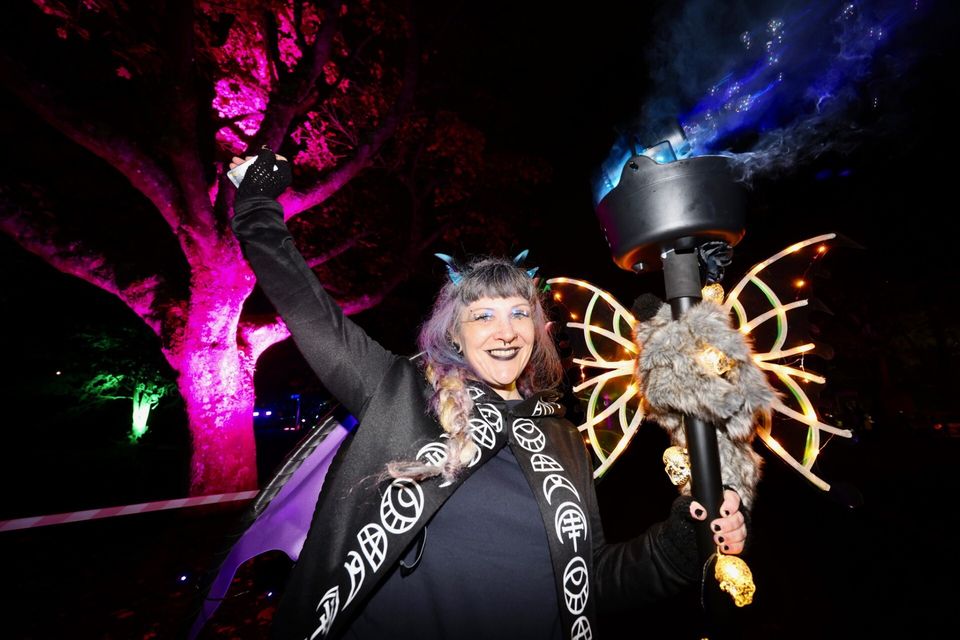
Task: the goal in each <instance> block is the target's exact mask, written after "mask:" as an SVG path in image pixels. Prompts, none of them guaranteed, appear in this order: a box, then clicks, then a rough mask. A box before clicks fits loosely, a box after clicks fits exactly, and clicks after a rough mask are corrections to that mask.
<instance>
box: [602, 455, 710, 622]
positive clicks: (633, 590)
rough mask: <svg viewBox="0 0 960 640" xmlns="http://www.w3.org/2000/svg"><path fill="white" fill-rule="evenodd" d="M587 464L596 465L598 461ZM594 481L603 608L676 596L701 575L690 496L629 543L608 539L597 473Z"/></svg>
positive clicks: (614, 608) (628, 605)
mask: <svg viewBox="0 0 960 640" xmlns="http://www.w3.org/2000/svg"><path fill="white" fill-rule="evenodd" d="M584 454H585V455H586V451H585V450H584ZM587 468H589V469H592V465H588V467H587ZM588 480H589V482H588V491H587V503H588V504H587V506H588V508H589V512H590V516H589V517H590V527H591V531H592V534H591V535H592V538H593V569H594V582H595V584H596V588H597V608H598V610H602V611H617V610H622V609H626V608H629V607H630V606H632V605H636V604H642V603H648V602H652V601H655V600H659V599H662V598H666V597H669V596H672V595H676V594H677V593H680V592H681V591H683V590H684V589H686V588H687V587H689V586H690V585H692V584H695V583H696V582H697V581H698V580H699V579H700V566H699V559H698V555H697V538H696V531H695V530H694V528H693V527H694V524H693V522H692V520H691V518H690V516H689V512H688V509H689V505H690V499H689V498H686V497H683V496H681V497H679V498H677V499H676V500H675V501H674V503H673V506H672V508H671V511H670V517H669V518H668V519H667V520H665V521H663V522H658V523H657V524H654V525H653V526H651V527H650V528H649V529H647V530H646V531H645V532H644V533H642V534H641V535H639V536H637V537H635V538H633V539H631V540H627V541H625V542H617V543H608V542H607V541H606V537H605V535H604V533H603V523H602V522H601V520H600V511H599V507H598V505H597V494H596V491H595V490H594V486H593V478H592V477H591V478H589V479H588Z"/></svg>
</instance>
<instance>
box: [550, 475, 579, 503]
mask: <svg viewBox="0 0 960 640" xmlns="http://www.w3.org/2000/svg"><path fill="white" fill-rule="evenodd" d="M558 488H560V489H567V490H569V491H570V493H572V494H573V495H575V496H576V497H577V500H579V499H580V494H579V493H577V490H576V488H575V487H574V486H573V483H572V482H570V480H569V479H568V478H565V477H563V476H561V475H560V474H559V473H551V474H550V475H548V476H547V477H546V478H544V479H543V495H544V496H545V497H546V498H547V504H549V505H552V504H553V502H552V501H551V499H550V496H552V495H553V491H554V490H555V489H558Z"/></svg>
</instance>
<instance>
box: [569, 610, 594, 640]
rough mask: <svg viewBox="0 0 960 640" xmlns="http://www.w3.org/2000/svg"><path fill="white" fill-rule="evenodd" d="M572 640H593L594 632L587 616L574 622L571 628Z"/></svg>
mask: <svg viewBox="0 0 960 640" xmlns="http://www.w3.org/2000/svg"><path fill="white" fill-rule="evenodd" d="M570 640H593V630H592V629H590V621H589V620H587V617H586V616H580V617H579V618H577V619H576V620H574V621H573V626H572V627H570Z"/></svg>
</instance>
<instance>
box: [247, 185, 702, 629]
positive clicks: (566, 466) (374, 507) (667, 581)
mask: <svg viewBox="0 0 960 640" xmlns="http://www.w3.org/2000/svg"><path fill="white" fill-rule="evenodd" d="M233 229H234V232H235V233H236V235H237V237H238V238H239V240H240V242H241V245H242V247H243V251H244V255H245V256H246V258H247V259H248V261H249V262H250V264H251V266H252V267H253V270H254V272H255V273H256V276H257V280H258V283H259V284H260V286H261V287H262V288H263V290H264V291H265V293H266V294H267V296H268V297H269V298H270V300H271V301H272V302H273V304H274V306H275V307H276V309H277V311H278V312H279V313H280V314H281V316H282V317H283V319H284V321H285V322H286V324H287V326H288V328H289V329H290V331H291V333H292V334H293V338H294V340H295V341H296V343H297V346H298V347H299V349H300V351H301V352H302V353H303V355H304V357H305V358H306V360H307V362H308V363H309V364H310V366H311V367H312V368H313V370H314V371H315V372H316V374H317V375H318V376H319V378H320V380H321V381H322V382H323V384H324V386H326V387H327V389H328V390H329V391H330V392H331V393H332V394H333V395H334V396H335V397H337V398H338V399H339V400H340V401H341V402H342V403H343V405H344V406H345V407H346V408H347V409H348V410H349V411H350V412H352V413H353V414H354V415H355V416H356V417H357V418H358V420H359V421H360V427H359V428H358V429H357V430H356V433H355V434H354V435H353V436H351V438H350V439H349V440H347V441H346V442H345V443H344V445H343V446H342V447H341V449H340V451H339V453H338V454H337V458H336V459H335V460H334V462H333V464H332V466H331V467H330V471H329V473H328V475H327V479H326V481H325V485H324V488H323V491H322V492H321V495H320V497H319V499H318V502H317V507H316V511H315V513H314V517H313V522H312V524H311V527H310V532H309V534H308V536H307V540H306V542H305V544H304V547H303V551H302V553H301V555H300V558H299V561H298V562H297V565H296V566H295V568H294V571H293V574H292V576H291V579H290V583H289V585H288V589H287V592H286V594H285V596H284V600H283V602H282V603H281V606H280V611H279V613H278V616H277V619H276V622H275V625H274V636H275V637H278V638H297V639H300V638H314V637H334V636H336V635H338V632H339V631H340V630H342V629H343V628H344V626H345V625H347V624H349V620H350V618H351V616H352V615H353V614H354V612H355V610H356V608H357V607H359V606H362V603H363V602H364V601H365V599H366V598H367V597H368V596H369V595H370V593H372V591H373V590H375V588H376V585H377V584H378V582H379V581H380V579H381V578H382V577H383V576H384V575H385V574H386V573H387V571H389V569H390V568H391V567H393V566H395V565H396V563H397V561H398V559H399V557H400V555H401V553H402V552H403V551H404V550H405V549H406V548H407V547H408V546H409V545H410V543H411V542H412V541H413V540H414V538H416V536H417V534H418V533H419V531H420V530H421V528H422V527H423V526H424V524H425V523H426V522H427V521H428V520H429V519H430V517H431V516H432V515H433V513H434V512H435V511H436V510H437V509H439V508H440V507H441V505H442V504H443V502H444V500H445V499H446V498H447V497H449V496H450V495H451V494H452V493H453V492H454V491H455V490H456V489H457V487H458V486H459V485H460V484H461V483H462V482H463V481H464V480H465V479H466V478H467V477H469V475H470V474H471V473H472V471H473V470H474V469H476V468H478V467H479V466H480V465H482V464H483V463H485V462H486V461H487V460H489V459H490V457H492V456H493V455H495V454H496V452H497V451H498V450H499V449H500V447H502V446H505V445H509V446H510V447H511V449H512V451H513V452H514V455H515V456H516V457H517V459H518V462H519V463H520V466H521V468H522V469H523V471H524V474H525V475H526V477H527V479H528V481H529V482H530V485H531V488H532V489H533V492H534V495H535V497H536V499H537V502H538V505H539V507H540V511H541V516H542V518H543V521H544V527H545V529H546V531H547V534H548V535H547V538H548V540H549V546H550V556H551V561H552V563H553V566H554V574H555V578H556V585H557V594H558V595H557V597H558V601H559V604H560V610H561V615H562V619H563V623H564V629H566V630H567V632H566V635H567V637H570V638H588V637H591V635H593V634H594V633H595V631H592V629H595V627H596V625H595V623H594V615H595V610H596V606H597V605H600V606H603V607H608V608H609V607H618V606H622V605H625V604H628V603H636V602H643V601H649V600H654V599H657V598H660V597H663V596H666V595H670V594H673V593H676V592H678V591H679V590H681V589H682V588H683V587H684V586H686V585H688V584H690V583H692V582H693V581H695V580H696V578H697V566H696V550H695V547H694V545H695V543H694V536H693V533H692V527H691V526H690V523H689V522H688V521H687V519H686V518H685V517H684V516H682V515H680V514H679V513H678V511H679V510H677V509H675V513H677V515H676V516H675V517H671V519H670V520H668V521H667V522H665V523H661V524H658V525H654V527H652V528H651V529H649V530H648V531H647V532H646V533H645V534H643V535H641V536H639V537H637V538H635V539H633V540H630V541H628V542H625V543H618V544H608V543H606V542H605V540H604V537H603V529H602V526H601V523H600V517H599V513H598V508H597V501H596V494H595V492H594V487H593V476H592V465H591V462H590V459H589V456H588V454H587V452H586V449H585V447H584V445H583V441H582V439H581V437H580V435H579V433H578V432H577V430H576V428H575V427H574V426H573V425H572V424H571V423H570V422H569V421H567V420H564V419H563V418H562V417H560V416H562V410H561V409H560V407H559V405H557V404H555V403H553V402H550V401H549V400H548V399H546V398H542V397H533V398H528V399H526V400H525V401H524V402H522V403H521V404H520V405H519V406H517V407H514V408H512V409H508V408H507V407H506V405H505V403H503V401H502V400H501V399H500V398H499V396H498V395H497V394H495V393H494V392H492V391H490V390H489V389H486V388H485V387H484V386H483V385H481V384H475V385H472V388H471V390H470V393H471V394H472V395H473V397H474V402H475V407H476V409H475V416H474V419H472V420H471V425H472V426H473V427H474V429H473V432H472V435H473V437H474V440H475V442H477V444H478V445H479V447H478V449H479V451H480V454H479V456H477V457H476V458H475V459H474V460H473V461H471V464H470V465H469V466H468V467H467V468H466V469H465V470H464V472H463V473H462V474H461V475H460V477H459V478H458V479H457V480H456V481H455V482H453V483H444V482H443V480H442V478H431V479H428V480H425V481H423V482H413V481H407V480H399V481H391V479H389V478H387V479H386V480H384V479H383V470H384V464H385V463H386V462H388V461H391V460H410V459H413V458H420V459H424V460H428V459H429V460H431V461H435V460H436V456H438V455H442V452H443V441H442V439H441V434H442V433H443V430H442V429H441V427H440V426H439V425H438V424H437V422H436V420H435V419H434V418H433V417H431V416H430V415H429V414H428V412H427V410H426V401H427V398H428V397H429V394H430V391H429V389H428V388H427V384H426V383H425V381H424V379H423V376H422V374H421V373H420V371H418V370H417V368H416V367H415V366H414V365H413V364H411V363H410V361H409V360H408V359H407V358H403V357H398V356H396V355H394V354H392V353H390V352H388V351H386V350H385V349H383V348H382V347H381V346H380V345H379V344H377V343H376V342H375V341H373V340H372V339H370V338H369V337H368V336H367V335H366V334H365V333H364V332H363V330H361V329H360V328H359V327H357V326H356V325H355V324H353V322H351V321H350V320H349V319H347V318H346V317H344V316H343V314H342V312H341V310H340V308H339V307H338V306H337V304H336V303H335V302H334V301H333V300H332V299H331V298H330V297H329V296H328V295H327V294H326V293H325V292H324V291H323V289H322V287H321V286H320V283H319V282H318V281H317V279H316V277H315V276H314V274H313V272H312V271H311V270H310V268H309V267H308V266H307V264H306V263H305V262H304V260H303V258H302V257H301V255H300V254H299V252H298V251H297V249H296V247H295V246H294V244H293V240H292V238H291V237H290V234H289V232H288V230H287V228H286V226H285V224H284V222H283V215H282V208H281V207H280V205H279V204H277V203H276V202H275V201H274V200H272V199H269V198H263V197H256V198H250V199H246V200H244V201H242V202H238V203H237V206H236V216H235V217H234V220H233Z"/></svg>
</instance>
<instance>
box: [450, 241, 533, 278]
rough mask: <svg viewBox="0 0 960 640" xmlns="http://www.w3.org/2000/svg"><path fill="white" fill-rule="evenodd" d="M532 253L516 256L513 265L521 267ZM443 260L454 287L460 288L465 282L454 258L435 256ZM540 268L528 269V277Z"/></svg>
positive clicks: (527, 250) (527, 251)
mask: <svg viewBox="0 0 960 640" xmlns="http://www.w3.org/2000/svg"><path fill="white" fill-rule="evenodd" d="M529 253H530V250H529V249H524V250H523V251H521V252H520V253H518V254H517V255H516V257H515V258H514V259H513V264H514V265H516V266H518V267H519V266H520V263H521V262H523V261H524V260H526V259H527V254H529ZM433 255H435V256H437V257H438V258H440V259H441V260H443V261H444V262H445V263H446V265H447V276H449V277H450V282H452V283H453V286H455V287H459V286H460V283H461V282H463V274H462V273H460V271H459V270H458V269H457V265H456V263H455V262H454V260H453V257H452V256H448V255H447V254H445V253H435V254H433ZM539 268H540V267H533V268H532V269H527V275H528V276H529V277H531V278H533V276H535V275H536V274H537V270H538V269H539Z"/></svg>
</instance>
